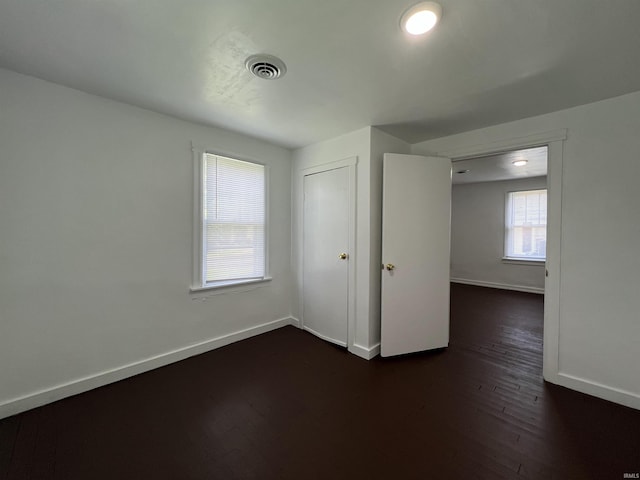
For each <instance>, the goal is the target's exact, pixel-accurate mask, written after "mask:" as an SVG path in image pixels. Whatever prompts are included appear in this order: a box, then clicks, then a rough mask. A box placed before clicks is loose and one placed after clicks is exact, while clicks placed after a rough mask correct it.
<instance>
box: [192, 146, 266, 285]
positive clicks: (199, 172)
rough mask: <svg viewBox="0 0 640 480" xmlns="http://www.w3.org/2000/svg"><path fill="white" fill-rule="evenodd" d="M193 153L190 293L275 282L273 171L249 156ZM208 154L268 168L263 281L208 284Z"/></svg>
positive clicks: (201, 150) (207, 151)
mask: <svg viewBox="0 0 640 480" xmlns="http://www.w3.org/2000/svg"><path fill="white" fill-rule="evenodd" d="M191 152H192V154H193V203H192V211H193V228H192V235H193V246H192V257H193V258H192V269H191V270H192V277H191V285H190V287H189V291H190V292H201V291H206V290H215V289H220V288H229V289H230V287H242V286H244V285H249V284H259V283H265V282H269V281H271V280H272V279H273V277H272V276H271V272H270V268H269V265H270V261H269V250H270V249H269V225H270V216H269V211H270V208H269V205H270V194H269V185H270V184H271V182H270V178H271V169H270V167H269V165H267V164H265V163H264V162H260V161H258V160H255V159H253V158H248V157H246V156H245V155H239V154H238V153H236V152H229V151H224V150H211V149H208V148H205V147H201V146H197V145H194V144H193V142H192V143H191ZM205 154H209V155H217V156H220V157H227V158H231V159H233V160H239V161H242V162H248V163H255V164H257V165H262V166H263V167H264V184H265V185H264V197H265V198H264V209H265V212H264V276H263V277H262V278H250V279H241V280H222V281H218V282H211V283H209V284H207V283H205V281H204V268H203V254H204V225H203V221H202V218H203V208H204V204H203V201H202V193H203V187H204V183H203V181H204V178H203V172H204V156H205Z"/></svg>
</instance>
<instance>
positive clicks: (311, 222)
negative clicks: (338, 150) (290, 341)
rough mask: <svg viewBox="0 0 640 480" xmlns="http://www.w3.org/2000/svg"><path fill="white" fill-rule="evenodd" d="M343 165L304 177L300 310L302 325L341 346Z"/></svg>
mask: <svg viewBox="0 0 640 480" xmlns="http://www.w3.org/2000/svg"><path fill="white" fill-rule="evenodd" d="M349 185H350V181H349V167H341V168H336V169H333V170H327V171H323V172H319V173H314V174H310V175H305V177H304V213H303V215H304V221H303V312H302V324H303V328H304V329H305V330H308V331H310V332H311V333H313V334H315V335H317V336H318V337H320V338H323V339H325V340H328V341H330V342H333V343H337V344H338V345H342V346H345V347H346V346H347V340H348V337H347V335H348V294H349V253H350V252H349V212H350V204H349V199H350V193H349Z"/></svg>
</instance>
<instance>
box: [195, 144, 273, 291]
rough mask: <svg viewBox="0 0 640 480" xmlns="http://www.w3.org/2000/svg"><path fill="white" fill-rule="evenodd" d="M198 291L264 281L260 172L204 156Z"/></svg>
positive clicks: (257, 167)
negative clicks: (199, 289)
mask: <svg viewBox="0 0 640 480" xmlns="http://www.w3.org/2000/svg"><path fill="white" fill-rule="evenodd" d="M201 166H202V170H201V175H202V176H201V198H200V202H199V203H200V232H201V233H202V238H201V242H200V246H201V248H200V253H201V255H200V259H199V260H200V265H199V266H200V285H199V287H200V288H206V287H215V286H222V285H231V284H237V283H245V282H252V281H257V280H264V279H265V277H266V242H265V237H266V222H265V217H266V214H265V212H266V209H265V204H266V191H265V185H266V181H265V167H264V165H259V164H257V163H251V162H245V161H241V160H236V159H233V158H228V157H223V156H220V155H212V154H209V153H204V155H203V156H202V165H201Z"/></svg>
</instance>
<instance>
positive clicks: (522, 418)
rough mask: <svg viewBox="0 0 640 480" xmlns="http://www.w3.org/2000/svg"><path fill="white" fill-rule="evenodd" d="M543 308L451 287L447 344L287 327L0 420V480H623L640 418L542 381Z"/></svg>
mask: <svg viewBox="0 0 640 480" xmlns="http://www.w3.org/2000/svg"><path fill="white" fill-rule="evenodd" d="M542 310H543V305H542V297H541V296H538V295H532V294H525V293H516V292H507V291H500V290H492V289H484V288H478V287H470V286H463V285H452V320H451V344H450V346H449V348H448V349H446V350H444V351H440V352H431V353H423V354H415V355H409V356H405V357H402V358H393V359H381V358H376V359H374V360H372V361H369V362H367V361H365V360H362V359H360V358H358V357H356V356H354V355H350V354H348V353H346V352H345V351H343V350H341V349H339V348H336V347H333V346H331V345H329V344H327V343H325V342H323V341H321V340H319V339H317V338H315V337H313V336H312V335H310V334H307V333H305V332H302V331H301V330H298V329H296V328H293V327H287V328H283V329H280V330H277V331H274V332H271V333H267V334H264V335H261V336H259V337H254V338H252V339H249V340H245V341H243V342H239V343H236V344H233V345H230V346H228V347H225V348H222V349H219V350H215V351H213V352H210V353H207V354H203V355H200V356H198V357H193V358H190V359H188V360H185V361H182V362H179V363H176V364H173V365H170V366H167V367H164V368H161V369H158V370H154V371H152V372H149V373H145V374H142V375H139V376H137V377H134V378H131V379H128V380H124V381H121V382H118V383H115V384H112V385H108V386H106V387H102V388H99V389H96V390H93V391H91V392H88V393H85V394H82V395H77V396H75V397H72V398H68V399H66V400H62V401H59V402H56V403H53V404H50V405H47V406H44V407H41V408H38V409H34V410H31V411H29V412H26V413H23V414H21V415H17V416H15V417H11V418H8V419H4V420H2V421H0V479H1V480H17V479H34V480H35V479H59V480H75V479H83V480H93V479H110V480H120V479H122V480H124V479H179V480H188V479H245V478H255V479H296V480H301V479H343V478H344V479H367V480H371V479H413V478H415V479H448V478H456V479H462V478H488V479H492V478H528V479H547V478H548V479H622V478H623V474H624V473H637V472H640V411H636V410H632V409H629V408H625V407H621V406H619V405H615V404H612V403H609V402H606V401H603V400H599V399H596V398H593V397H589V396H586V395H582V394H580V393H577V392H573V391H570V390H567V389H564V388H561V387H556V386H553V385H549V384H545V383H544V382H543V380H542V374H541V366H542Z"/></svg>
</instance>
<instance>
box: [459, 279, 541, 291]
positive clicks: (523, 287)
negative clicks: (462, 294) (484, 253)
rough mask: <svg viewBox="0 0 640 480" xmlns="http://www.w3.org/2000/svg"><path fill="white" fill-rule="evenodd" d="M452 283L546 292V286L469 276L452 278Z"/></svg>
mask: <svg viewBox="0 0 640 480" xmlns="http://www.w3.org/2000/svg"><path fill="white" fill-rule="evenodd" d="M451 282H452V283H463V284H465V285H475V286H477V287H489V288H499V289H501V290H514V291H516V292H526V293H539V294H544V288H540V287H528V286H526V285H510V284H506V283H495V282H484V281H482V280H471V279H468V278H452V279H451Z"/></svg>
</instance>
